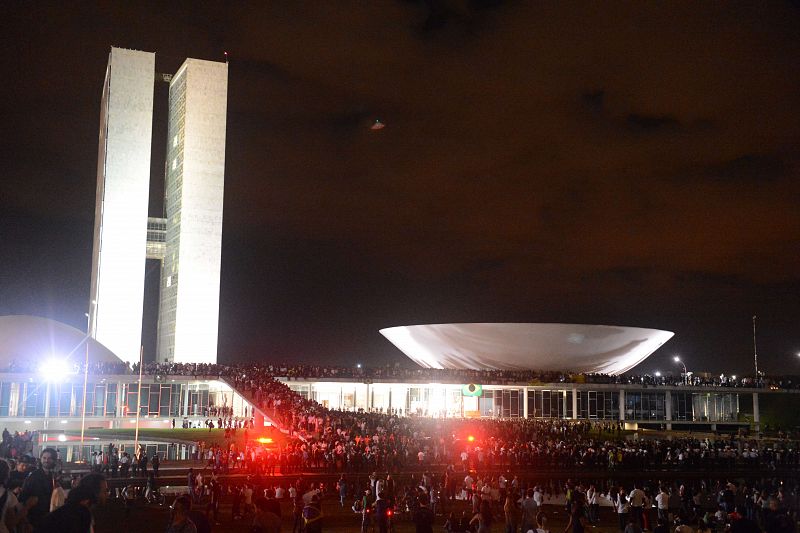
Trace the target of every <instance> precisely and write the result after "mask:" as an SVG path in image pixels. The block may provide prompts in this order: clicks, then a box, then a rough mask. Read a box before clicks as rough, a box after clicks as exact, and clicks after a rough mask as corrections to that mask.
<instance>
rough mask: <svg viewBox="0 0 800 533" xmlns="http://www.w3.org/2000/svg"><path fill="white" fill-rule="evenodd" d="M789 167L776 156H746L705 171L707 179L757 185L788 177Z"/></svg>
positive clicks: (713, 166) (712, 166)
mask: <svg viewBox="0 0 800 533" xmlns="http://www.w3.org/2000/svg"><path fill="white" fill-rule="evenodd" d="M789 170H790V169H789V165H788V164H787V163H786V161H784V159H783V158H782V157H780V156H778V155H764V154H746V155H742V156H739V157H736V158H734V159H730V160H728V161H724V162H722V163H720V164H718V165H711V166H710V167H709V168H707V169H706V171H705V174H706V176H707V177H709V178H712V179H717V180H722V181H735V182H746V183H759V182H765V181H774V180H778V179H781V178H785V177H788V175H789Z"/></svg>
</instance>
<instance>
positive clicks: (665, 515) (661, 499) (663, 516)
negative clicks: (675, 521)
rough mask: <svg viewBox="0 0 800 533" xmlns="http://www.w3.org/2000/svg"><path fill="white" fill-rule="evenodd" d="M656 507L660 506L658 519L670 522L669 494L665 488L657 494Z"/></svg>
mask: <svg viewBox="0 0 800 533" xmlns="http://www.w3.org/2000/svg"><path fill="white" fill-rule="evenodd" d="M656 506H658V518H659V519H660V520H666V521H667V522H669V492H667V490H666V489H665V488H664V487H661V489H660V490H659V491H658V494H656Z"/></svg>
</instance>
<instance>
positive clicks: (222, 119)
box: [89, 48, 228, 363]
mask: <svg viewBox="0 0 800 533" xmlns="http://www.w3.org/2000/svg"><path fill="white" fill-rule="evenodd" d="M158 79H159V77H158V76H156V73H155V54H153V53H149V52H139V51H134V50H124V49H120V48H112V49H111V53H110V54H109V62H108V67H107V70H106V78H105V85H104V89H103V99H102V107H101V119H100V145H99V155H98V165H97V169H98V170H97V195H96V207H95V230H94V243H93V252H92V288H91V298H90V301H91V302H92V304H91V305H90V313H89V314H90V316H89V332H90V334H91V335H92V336H93V337H94V338H95V339H97V340H98V341H99V342H100V343H102V344H103V345H105V346H106V347H108V348H109V349H110V350H111V351H112V352H114V353H115V354H117V355H118V356H119V357H120V358H122V359H123V360H124V361H127V362H129V363H133V362H136V361H138V359H139V350H140V346H141V339H142V314H143V302H144V283H145V259H146V258H154V259H160V260H161V261H162V275H161V283H160V295H161V296H160V306H159V320H158V350H157V352H158V353H157V359H158V360H159V361H175V362H193V363H197V362H202V363H215V362H216V360H217V331H218V317H219V276H220V258H221V243H222V205H223V204H222V203H223V188H224V176H225V126H226V111H227V84H228V65H227V63H218V62H212V61H202V60H198V59H187V60H186V61H185V62H184V63H183V65H182V66H181V67H180V69H179V70H178V72H177V73H176V74H175V75H174V76H170V75H160V79H162V80H165V81H169V82H170V96H169V117H168V131H169V138H168V139H165V140H164V142H166V143H167V165H166V180H165V188H166V195H165V196H166V206H165V209H166V218H155V217H150V218H148V216H147V215H148V213H147V210H148V196H149V183H150V139H151V134H152V122H153V91H154V83H155V82H156V80H158Z"/></svg>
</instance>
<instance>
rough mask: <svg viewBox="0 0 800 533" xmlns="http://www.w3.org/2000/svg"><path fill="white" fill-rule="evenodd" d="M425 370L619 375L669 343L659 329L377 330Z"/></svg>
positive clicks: (488, 326) (491, 326)
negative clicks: (542, 371)
mask: <svg viewBox="0 0 800 533" xmlns="http://www.w3.org/2000/svg"><path fill="white" fill-rule="evenodd" d="M380 332H381V333H382V334H383V336H384V337H386V338H387V339H389V341H391V342H392V344H394V345H395V346H397V347H398V348H399V349H400V350H401V351H402V352H403V353H404V354H406V355H407V356H408V357H409V358H411V359H412V360H413V361H414V362H415V363H417V364H418V365H420V366H422V367H425V368H454V369H464V368H470V369H478V370H545V371H558V370H569V371H573V372H582V373H602V374H622V373H624V372H627V371H628V370H630V369H631V368H633V367H635V366H636V365H638V364H639V363H641V362H642V361H644V360H645V359H646V358H647V357H648V356H649V355H650V354H652V353H653V352H654V351H656V350H657V349H658V348H660V347H661V345H663V344H664V343H665V342H667V341H668V340H669V339H671V338H672V336H673V335H674V333H672V332H671V331H662V330H659V329H645V328H630V327H624V326H591V325H584V324H513V323H512V324H502V323H478V324H427V325H419V326H397V327H392V328H384V329H382V330H380Z"/></svg>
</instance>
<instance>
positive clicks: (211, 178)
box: [158, 59, 228, 363]
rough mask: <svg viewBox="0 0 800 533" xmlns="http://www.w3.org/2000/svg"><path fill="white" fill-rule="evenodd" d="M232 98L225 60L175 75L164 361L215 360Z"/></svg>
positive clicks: (187, 65)
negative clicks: (228, 115) (227, 130)
mask: <svg viewBox="0 0 800 533" xmlns="http://www.w3.org/2000/svg"><path fill="white" fill-rule="evenodd" d="M227 102H228V65H227V63H217V62H212V61H201V60H198V59H187V60H186V61H185V62H184V64H183V66H181V68H180V69H178V72H177V73H176V74H175V76H173V77H172V81H171V82H170V87H169V140H168V143H167V176H166V189H167V194H166V211H167V213H166V214H167V235H166V250H165V255H164V263H163V268H162V275H161V278H162V283H161V309H160V312H159V335H158V360H159V361H174V362H178V363H216V361H217V326H218V322H219V276H220V255H221V251H222V200H223V186H224V182H225V117H226V110H227Z"/></svg>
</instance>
